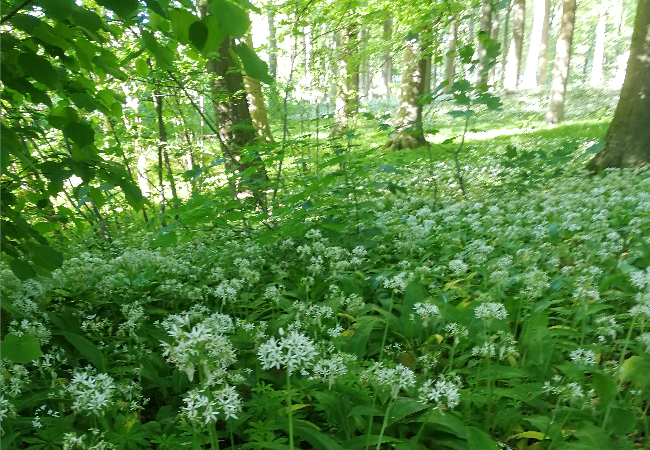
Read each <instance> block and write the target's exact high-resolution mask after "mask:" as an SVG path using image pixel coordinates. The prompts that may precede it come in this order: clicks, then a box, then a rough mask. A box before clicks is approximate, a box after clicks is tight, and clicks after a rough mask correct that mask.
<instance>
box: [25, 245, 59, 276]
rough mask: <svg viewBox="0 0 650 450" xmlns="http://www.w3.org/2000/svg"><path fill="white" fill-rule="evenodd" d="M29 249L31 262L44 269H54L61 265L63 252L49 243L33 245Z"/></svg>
mask: <svg viewBox="0 0 650 450" xmlns="http://www.w3.org/2000/svg"><path fill="white" fill-rule="evenodd" d="M30 250H31V257H32V262H33V263H34V264H35V265H37V266H39V267H42V268H44V269H45V270H48V271H52V270H56V269H58V268H59V267H61V266H62V265H63V254H62V253H60V252H58V251H56V250H54V249H53V248H52V247H50V246H49V245H41V244H38V245H34V246H32V247H31V248H30Z"/></svg>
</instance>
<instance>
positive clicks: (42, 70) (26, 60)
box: [18, 51, 58, 88]
mask: <svg viewBox="0 0 650 450" xmlns="http://www.w3.org/2000/svg"><path fill="white" fill-rule="evenodd" d="M18 64H19V65H20V67H21V68H22V69H23V71H24V73H25V75H26V76H28V77H32V78H33V79H35V80H36V81H38V82H39V83H43V84H44V85H46V86H48V87H51V88H54V87H55V86H56V84H57V80H58V74H57V73H56V70H54V67H52V64H50V63H49V61H48V60H47V59H45V58H43V57H42V56H39V55H37V54H36V53H34V52H31V51H29V52H23V53H21V54H20V55H18Z"/></svg>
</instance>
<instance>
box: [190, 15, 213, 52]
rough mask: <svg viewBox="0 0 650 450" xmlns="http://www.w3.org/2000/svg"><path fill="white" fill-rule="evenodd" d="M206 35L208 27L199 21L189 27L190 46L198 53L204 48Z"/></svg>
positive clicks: (206, 39)
mask: <svg viewBox="0 0 650 450" xmlns="http://www.w3.org/2000/svg"><path fill="white" fill-rule="evenodd" d="M208 34H209V30H208V27H207V26H206V25H205V24H204V23H203V22H201V21H200V20H197V21H196V22H194V23H193V24H192V25H190V28H189V31H188V38H189V40H190V42H191V43H192V45H194V46H195V47H196V48H197V49H198V50H199V51H203V47H205V43H206V42H207V41H208Z"/></svg>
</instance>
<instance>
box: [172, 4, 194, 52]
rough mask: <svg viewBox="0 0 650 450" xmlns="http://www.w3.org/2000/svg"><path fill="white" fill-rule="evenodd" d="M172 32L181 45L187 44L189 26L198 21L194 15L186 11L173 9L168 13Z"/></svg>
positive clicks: (188, 41)
mask: <svg viewBox="0 0 650 450" xmlns="http://www.w3.org/2000/svg"><path fill="white" fill-rule="evenodd" d="M169 17H170V21H171V24H172V32H173V33H174V36H176V39H177V40H178V42H180V43H181V44H189V43H190V40H189V32H190V26H191V25H192V24H193V23H194V22H196V21H198V20H199V18H198V17H196V16H195V15H194V14H192V13H191V12H189V11H186V10H179V9H173V10H171V11H170V13H169Z"/></svg>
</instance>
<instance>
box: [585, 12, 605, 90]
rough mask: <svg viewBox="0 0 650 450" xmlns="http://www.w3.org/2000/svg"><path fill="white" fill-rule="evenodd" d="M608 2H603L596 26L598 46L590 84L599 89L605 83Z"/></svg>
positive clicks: (595, 46)
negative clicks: (604, 67)
mask: <svg viewBox="0 0 650 450" xmlns="http://www.w3.org/2000/svg"><path fill="white" fill-rule="evenodd" d="M607 8H608V2H607V0H602V3H601V5H600V14H599V16H598V25H596V44H595V45H594V59H593V63H592V65H591V78H590V79H589V84H590V85H591V86H593V87H599V86H601V85H602V83H603V59H604V56H605V29H606V27H607Z"/></svg>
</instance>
